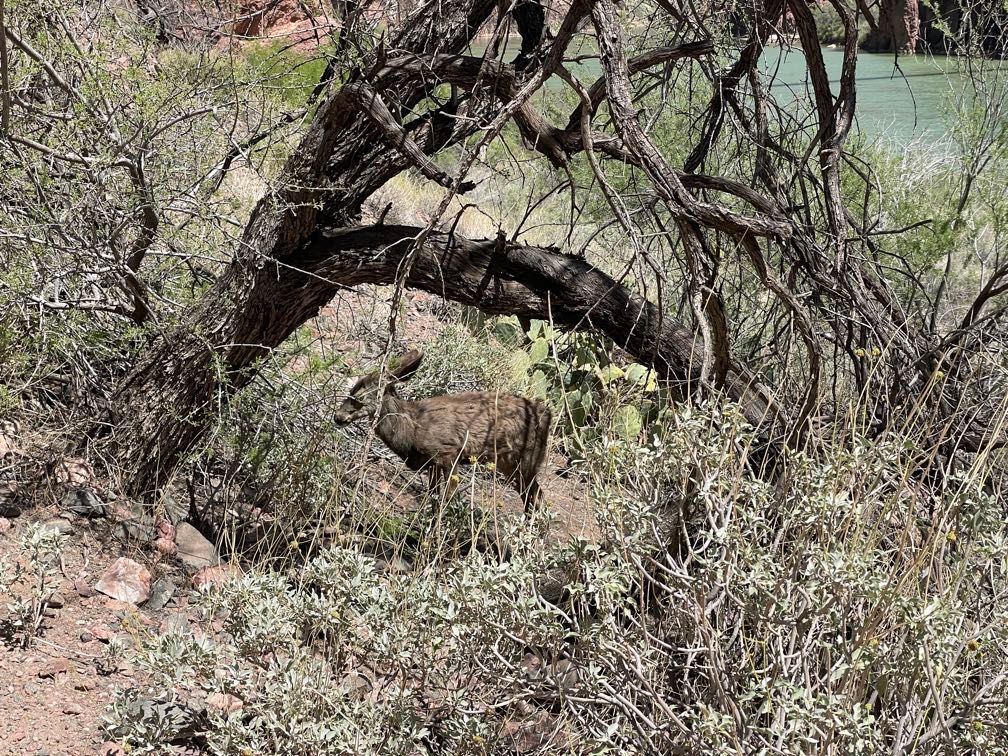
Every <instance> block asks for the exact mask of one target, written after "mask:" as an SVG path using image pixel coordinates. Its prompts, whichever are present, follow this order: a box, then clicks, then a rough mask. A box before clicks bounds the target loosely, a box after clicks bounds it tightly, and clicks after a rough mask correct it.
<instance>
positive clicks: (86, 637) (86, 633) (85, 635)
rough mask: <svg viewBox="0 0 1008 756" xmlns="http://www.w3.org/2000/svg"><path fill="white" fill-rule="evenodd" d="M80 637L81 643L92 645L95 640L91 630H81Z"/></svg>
mask: <svg viewBox="0 0 1008 756" xmlns="http://www.w3.org/2000/svg"><path fill="white" fill-rule="evenodd" d="M78 637H79V638H80V639H81V643H90V642H91V641H93V640H94V639H95V637H94V633H92V632H91V631H90V630H81V634H80V635H79V636H78Z"/></svg>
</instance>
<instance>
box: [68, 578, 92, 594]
mask: <svg viewBox="0 0 1008 756" xmlns="http://www.w3.org/2000/svg"><path fill="white" fill-rule="evenodd" d="M73 585H74V590H75V591H77V595H78V596H80V597H81V598H91V597H92V596H94V595H95V589H94V588H92V587H91V586H90V585H88V582H87V580H85V579H84V578H77V579H76V580H74V584H73Z"/></svg>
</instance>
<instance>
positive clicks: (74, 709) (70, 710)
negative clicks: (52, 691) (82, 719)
mask: <svg viewBox="0 0 1008 756" xmlns="http://www.w3.org/2000/svg"><path fill="white" fill-rule="evenodd" d="M63 713H64V714H70V715H72V716H78V715H80V714H83V713H84V709H82V708H81V707H80V706H78V705H77V704H75V703H73V702H71V701H68V702H67V703H65V704H63Z"/></svg>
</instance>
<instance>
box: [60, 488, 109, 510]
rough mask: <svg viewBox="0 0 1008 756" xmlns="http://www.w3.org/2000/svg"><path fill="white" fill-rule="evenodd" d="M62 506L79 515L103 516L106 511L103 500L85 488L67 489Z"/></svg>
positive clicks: (106, 507)
mask: <svg viewBox="0 0 1008 756" xmlns="http://www.w3.org/2000/svg"><path fill="white" fill-rule="evenodd" d="M62 507H63V509H65V510H66V511H67V512H73V513H74V514H78V515H80V516H81V517H104V516H105V514H106V512H108V506H107V505H106V504H105V502H103V501H102V500H101V499H99V498H98V497H97V496H96V495H95V493H94V492H93V491H90V490H88V489H87V488H78V489H76V490H73V491H67V494H66V496H64V497H63V503H62Z"/></svg>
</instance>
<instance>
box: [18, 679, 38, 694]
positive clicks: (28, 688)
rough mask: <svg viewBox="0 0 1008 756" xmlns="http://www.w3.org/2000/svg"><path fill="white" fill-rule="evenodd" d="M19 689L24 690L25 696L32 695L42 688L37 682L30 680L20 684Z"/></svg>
mask: <svg viewBox="0 0 1008 756" xmlns="http://www.w3.org/2000/svg"><path fill="white" fill-rule="evenodd" d="M21 689H22V690H23V691H24V693H25V695H26V696H34V695H35V694H36V693H38V692H39V691H40V690H42V688H40V687H39V684H38V683H37V682H32V681H31V680H29V681H28V682H26V683H25V684H24V685H22V686H21Z"/></svg>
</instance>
